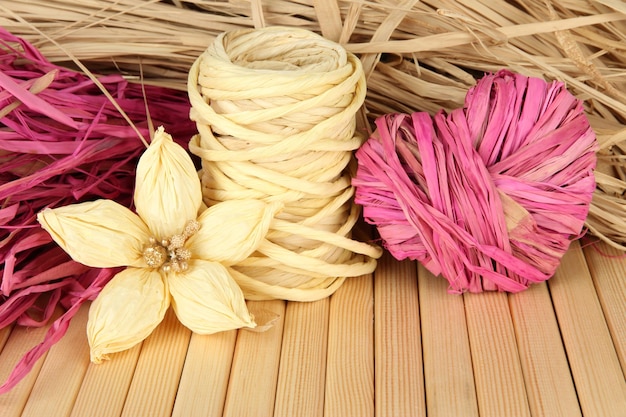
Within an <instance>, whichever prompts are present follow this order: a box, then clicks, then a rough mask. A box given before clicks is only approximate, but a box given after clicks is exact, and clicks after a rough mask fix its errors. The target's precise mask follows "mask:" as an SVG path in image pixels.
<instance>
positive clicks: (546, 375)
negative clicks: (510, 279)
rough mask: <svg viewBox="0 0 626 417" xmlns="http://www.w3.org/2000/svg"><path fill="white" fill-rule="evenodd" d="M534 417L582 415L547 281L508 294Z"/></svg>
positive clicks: (574, 416) (573, 416)
mask: <svg viewBox="0 0 626 417" xmlns="http://www.w3.org/2000/svg"><path fill="white" fill-rule="evenodd" d="M509 303H510V305H511V317H512V319H513V324H514V327H515V334H516V336H517V345H518V350H519V355H520V360H521V364H522V370H523V371H524V380H525V382H526V393H527V396H528V402H529V405H530V410H531V411H532V415H533V417H559V416H562V417H577V416H581V415H582V414H581V411H580V406H579V405H578V399H577V398H576V388H575V387H574V381H573V380H572V375H571V373H570V369H569V364H568V363H567V356H566V354H565V348H564V346H563V341H562V340H561V334H560V333H559V326H558V323H557V321H556V316H555V314H554V310H553V309H552V301H551V299H550V294H549V292H548V287H547V285H546V283H541V284H537V285H532V286H531V287H530V288H529V289H528V290H526V291H522V292H520V293H517V294H511V295H509Z"/></svg>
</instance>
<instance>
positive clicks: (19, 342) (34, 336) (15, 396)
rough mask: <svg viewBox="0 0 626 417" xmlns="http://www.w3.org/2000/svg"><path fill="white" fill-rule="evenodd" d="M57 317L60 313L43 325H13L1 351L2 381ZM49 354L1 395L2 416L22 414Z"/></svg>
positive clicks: (42, 336)
mask: <svg viewBox="0 0 626 417" xmlns="http://www.w3.org/2000/svg"><path fill="white" fill-rule="evenodd" d="M57 317H58V315H57V316H54V317H53V318H52V319H51V320H50V323H49V324H48V325H46V326H43V327H35V328H28V327H23V326H17V325H15V326H14V327H13V330H12V331H11V333H10V335H9V339H8V340H7V341H6V343H5V345H4V348H3V349H2V352H1V353H0V381H2V382H4V381H6V380H7V378H8V377H9V375H10V374H11V371H13V368H14V367H15V365H16V364H17V363H18V361H19V360H20V359H22V357H23V356H24V354H25V353H26V352H28V351H29V350H30V349H31V348H33V347H35V346H36V345H37V344H39V343H41V341H42V340H43V338H44V336H45V334H46V332H47V331H48V329H49V327H50V325H51V324H52V322H53V321H54V320H55V319H56V318H57ZM47 354H48V353H45V354H44V355H43V356H42V357H41V358H39V360H38V361H37V362H36V363H35V365H34V366H33V368H32V370H31V371H30V372H29V373H28V375H26V376H25V377H24V378H23V379H22V380H21V381H20V382H19V383H18V384H17V385H16V386H15V387H13V389H12V390H11V391H9V392H7V393H5V394H3V395H0V416H2V417H13V416H20V415H21V414H22V411H23V410H24V406H25V405H26V401H27V400H28V396H29V395H30V392H31V390H32V388H33V385H34V384H35V381H36V380H37V375H39V371H40V370H41V367H42V366H43V363H44V361H45V359H46V355H47Z"/></svg>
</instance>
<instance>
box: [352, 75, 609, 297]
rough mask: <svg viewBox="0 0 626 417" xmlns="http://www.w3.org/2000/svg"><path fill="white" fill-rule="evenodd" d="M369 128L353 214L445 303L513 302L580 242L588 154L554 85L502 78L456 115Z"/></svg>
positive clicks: (570, 103)
mask: <svg viewBox="0 0 626 417" xmlns="http://www.w3.org/2000/svg"><path fill="white" fill-rule="evenodd" d="M376 127H377V130H376V132H375V133H374V134H373V135H372V137H371V138H370V139H369V140H368V141H367V142H366V143H365V144H364V145H363V146H362V147H361V149H359V151H358V152H357V159H358V170H357V174H356V177H355V179H354V180H353V184H354V185H355V186H356V197H355V199H356V202H357V203H359V204H361V205H363V215H364V217H365V220H366V221H367V222H369V223H371V224H374V225H376V226H377V229H378V231H379V233H380V236H381V238H382V240H383V243H384V245H385V247H386V248H387V249H388V250H389V251H390V252H391V254H392V255H393V256H394V257H395V258H397V259H405V258H409V259H414V260H418V261H420V262H421V263H423V264H424V265H425V266H426V268H428V269H429V270H430V271H431V272H432V273H433V274H435V275H438V274H441V275H442V276H443V277H444V278H446V279H447V280H448V281H449V283H450V286H449V291H450V292H453V293H461V292H464V291H471V292H480V291H483V290H500V291H510V292H517V291H521V290H523V289H525V288H527V287H528V286H529V285H530V284H531V283H537V282H541V281H544V280H546V279H548V278H549V277H551V276H552V275H553V274H554V271H555V270H556V268H557V266H558V264H559V262H560V259H561V257H562V256H563V254H564V253H565V251H566V250H567V248H568V246H569V244H570V242H571V240H572V239H574V238H577V237H579V235H580V233H581V229H582V228H583V222H584V220H585V218H586V216H587V212H588V210H589V203H590V202H591V197H592V193H593V190H594V188H595V181H594V177H593V169H594V168H595V163H596V155H595V151H596V146H597V143H596V139H595V135H594V133H593V131H592V130H591V128H590V126H589V123H588V121H587V119H586V117H585V115H584V113H583V108H582V104H581V102H580V101H579V100H577V99H576V98H575V97H573V96H572V95H571V94H570V93H569V92H568V91H567V90H566V88H565V86H564V85H563V83H560V82H552V83H547V82H545V81H544V80H542V79H538V78H528V77H525V76H523V75H520V74H514V73H511V72H508V71H505V70H502V71H500V72H498V73H497V74H492V75H487V76H485V77H483V78H482V79H480V80H479V81H478V83H477V85H476V86H475V87H473V88H472V89H471V90H470V91H469V92H468V94H467V96H466V100H465V105H464V108H462V109H456V110H453V111H452V112H450V114H446V113H444V112H443V111H441V112H439V113H438V114H436V115H435V116H434V117H431V116H430V115H428V114H426V113H414V114H412V115H407V114H390V115H385V116H382V117H380V118H379V119H378V120H376Z"/></svg>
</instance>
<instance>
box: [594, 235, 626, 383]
mask: <svg viewBox="0 0 626 417" xmlns="http://www.w3.org/2000/svg"><path fill="white" fill-rule="evenodd" d="M584 253H585V257H586V259H587V263H588V265H589V273H590V274H591V278H592V279H593V284H594V287H595V290H596V293H597V294H598V299H599V300H600V305H601V306H602V311H603V313H604V318H605V320H606V324H607V325H608V327H609V331H610V332H611V337H612V339H613V344H614V345H615V350H616V352H617V356H618V358H619V361H620V363H621V365H622V372H623V373H624V375H626V313H625V312H624V308H625V306H626V273H625V271H626V257H625V256H624V253H622V252H619V251H618V250H617V249H615V248H613V247H611V246H609V245H607V244H606V243H598V244H597V248H594V247H587V248H585V250H584Z"/></svg>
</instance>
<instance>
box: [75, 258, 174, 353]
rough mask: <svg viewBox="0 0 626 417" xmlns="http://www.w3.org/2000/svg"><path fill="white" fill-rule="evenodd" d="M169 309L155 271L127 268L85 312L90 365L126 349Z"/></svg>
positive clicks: (143, 336) (168, 302) (154, 326)
mask: <svg viewBox="0 0 626 417" xmlns="http://www.w3.org/2000/svg"><path fill="white" fill-rule="evenodd" d="M169 305H170V296H169V292H168V291H167V285H166V283H165V280H164V279H163V276H162V275H161V274H160V273H159V272H158V271H157V270H155V269H148V268H127V269H125V270H124V271H122V272H120V273H119V274H117V275H116V276H115V277H113V279H112V280H111V281H110V282H109V283H108V284H107V285H106V286H105V287H104V288H103V289H102V292H100V294H99V295H98V297H97V298H96V299H95V301H94V302H93V304H92V305H91V308H90V309H89V321H88V323H87V338H88V339H89V346H90V348H91V361H92V362H94V363H100V362H102V361H103V360H105V359H108V354H109V353H115V352H121V351H123V350H126V349H130V348H131V347H133V346H135V345H136V344H137V343H139V342H141V341H142V340H144V339H145V338H146V337H148V336H149V335H150V333H152V331H153V330H154V329H155V328H156V327H157V326H158V325H159V323H161V321H162V320H163V317H165V313H166V312H167V309H168V307H169Z"/></svg>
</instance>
